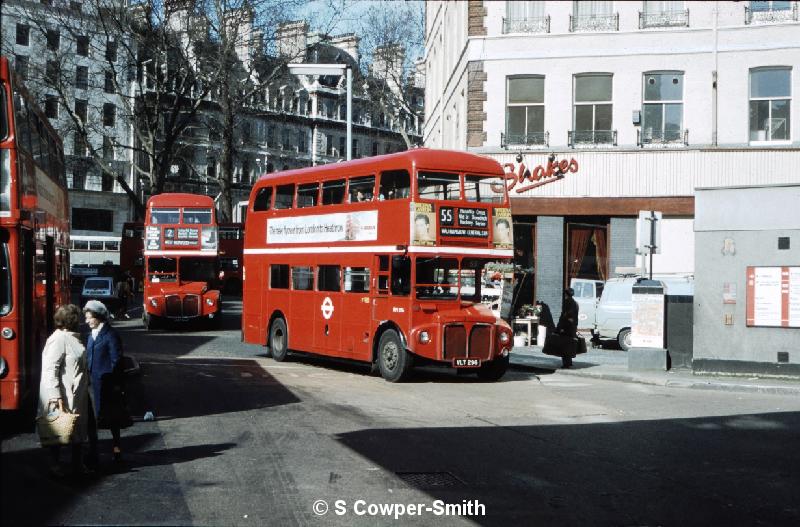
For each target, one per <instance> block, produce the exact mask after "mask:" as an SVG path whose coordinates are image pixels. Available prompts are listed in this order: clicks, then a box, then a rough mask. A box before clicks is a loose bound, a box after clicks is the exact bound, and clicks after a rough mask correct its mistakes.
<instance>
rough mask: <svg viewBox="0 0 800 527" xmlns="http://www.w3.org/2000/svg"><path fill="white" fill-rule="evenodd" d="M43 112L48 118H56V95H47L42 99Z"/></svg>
mask: <svg viewBox="0 0 800 527" xmlns="http://www.w3.org/2000/svg"><path fill="white" fill-rule="evenodd" d="M44 114H45V115H46V116H47V118H48V119H58V97H57V96H55V95H48V96H47V97H46V98H45V100H44Z"/></svg>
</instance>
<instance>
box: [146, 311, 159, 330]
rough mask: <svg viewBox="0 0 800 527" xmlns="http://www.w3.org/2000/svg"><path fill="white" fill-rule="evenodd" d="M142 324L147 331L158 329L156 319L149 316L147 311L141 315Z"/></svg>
mask: <svg viewBox="0 0 800 527" xmlns="http://www.w3.org/2000/svg"><path fill="white" fill-rule="evenodd" d="M142 324H144V328H145V329H146V330H148V331H150V330H153V329H158V328H159V325H160V324H159V321H158V317H156V316H154V315H151V314H150V313H148V312H147V311H145V312H143V313H142Z"/></svg>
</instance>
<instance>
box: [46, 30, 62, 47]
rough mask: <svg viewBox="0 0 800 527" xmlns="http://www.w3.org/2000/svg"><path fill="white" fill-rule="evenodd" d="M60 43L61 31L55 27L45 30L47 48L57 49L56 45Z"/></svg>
mask: <svg viewBox="0 0 800 527" xmlns="http://www.w3.org/2000/svg"><path fill="white" fill-rule="evenodd" d="M59 44H61V33H59V32H58V31H56V30H55V29H48V30H47V49H49V50H50V51H58V46H59Z"/></svg>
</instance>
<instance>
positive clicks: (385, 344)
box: [378, 329, 412, 382]
mask: <svg viewBox="0 0 800 527" xmlns="http://www.w3.org/2000/svg"><path fill="white" fill-rule="evenodd" d="M411 365H412V360H411V355H409V353H408V351H406V348H405V346H403V342H402V341H401V340H400V336H399V335H398V334H397V332H396V331H395V330H393V329H389V330H386V331H384V332H383V335H381V339H380V340H379V341H378V367H379V368H380V370H381V376H382V377H383V378H384V379H385V380H387V381H389V382H400V381H402V380H403V379H405V378H406V376H408V372H409V371H410V370H411Z"/></svg>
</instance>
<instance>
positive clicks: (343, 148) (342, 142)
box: [339, 136, 347, 157]
mask: <svg viewBox="0 0 800 527" xmlns="http://www.w3.org/2000/svg"><path fill="white" fill-rule="evenodd" d="M346 153H347V138H346V137H344V136H342V137H340V138H339V157H343V156H344V155H345V154H346Z"/></svg>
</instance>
